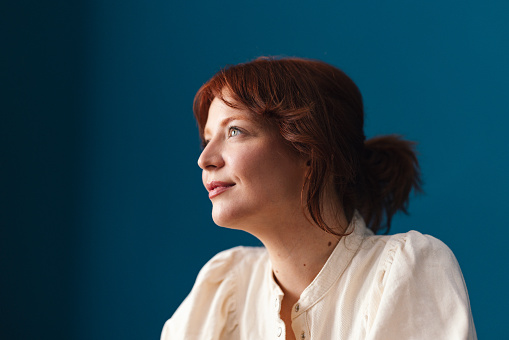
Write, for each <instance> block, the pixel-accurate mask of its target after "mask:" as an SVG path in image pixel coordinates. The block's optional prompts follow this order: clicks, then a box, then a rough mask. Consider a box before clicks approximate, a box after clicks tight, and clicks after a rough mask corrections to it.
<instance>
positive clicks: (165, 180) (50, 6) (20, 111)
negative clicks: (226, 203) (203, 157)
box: [0, 0, 509, 340]
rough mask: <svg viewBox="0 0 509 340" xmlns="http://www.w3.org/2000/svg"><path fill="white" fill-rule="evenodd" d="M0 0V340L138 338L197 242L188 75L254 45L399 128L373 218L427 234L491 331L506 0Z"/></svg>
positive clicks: (499, 263) (168, 305)
mask: <svg viewBox="0 0 509 340" xmlns="http://www.w3.org/2000/svg"><path fill="white" fill-rule="evenodd" d="M2 7H3V8H2V10H1V11H0V16H1V18H0V25H1V26H0V32H1V34H2V40H1V49H2V52H1V53H0V58H1V60H0V61H1V62H2V63H1V78H0V79H1V84H2V91H1V95H2V104H1V105H2V109H1V112H2V113H1V118H2V120H1V121H2V123H1V127H0V128H1V131H0V132H1V135H0V140H1V143H2V144H1V156H2V158H1V163H0V172H1V177H0V178H1V187H0V189H1V202H0V203H1V205H0V209H1V214H0V218H1V220H0V223H1V231H0V232H1V235H0V242H1V243H0V259H1V266H2V267H1V274H0V283H1V287H0V297H1V300H0V306H1V308H0V310H1V313H2V315H1V317H0V323H1V334H0V338H2V339H32V338H37V339H57V340H58V339H77V340H81V339H157V338H158V337H159V333H160V330H161V327H162V326H163V323H164V321H165V320H166V319H167V318H169V317H170V316H171V315H172V313H173V311H174V310H175V309H176V307H177V306H178V305H179V303H180V302H181V301H182V300H183V298H184V297H185V296H186V295H187V293H188V292H189V290H190V288H191V286H192V284H193V281H194V279H195V276H196V274H197V272H198V270H199V268H200V267H201V266H202V265H203V264H204V263H205V261H206V260H207V259H209V258H210V257H211V256H212V255H213V254H215V253H216V252H218V251H220V250H222V249H225V248H228V247H232V246H235V245H239V244H245V245H253V244H258V242H257V241H256V240H255V239H253V238H252V237H250V236H249V235H247V234H244V233H242V232H238V231H231V230H224V229H221V228H219V227H216V226H214V224H213V223H212V221H211V218H210V203H209V201H208V198H207V196H206V192H205V190H204V189H203V188H202V185H201V179H200V171H199V169H198V167H197V166H196V160H197V157H198V155H199V152H200V148H199V140H198V136H197V131H196V128H195V122H194V121H193V118H192V111H191V103H192V99H193V96H194V93H195V91H196V90H197V89H198V88H199V86H200V85H201V84H202V83H203V82H205V81H206V80H207V79H208V78H209V77H210V76H212V74H213V73H215V72H216V71H217V70H219V68H220V67H222V66H224V65H226V64H234V63H238V62H244V61H248V60H251V59H253V58H255V57H257V56H260V55H287V56H301V57H308V58H316V59H321V60H324V61H326V62H329V63H332V64H334V65H336V66H338V67H340V68H342V69H343V70H345V71H346V72H347V73H348V74H349V75H350V76H351V77H352V78H353V79H354V81H356V83H357V84H358V85H359V87H360V88H361V91H362V92H363V95H364V98H365V107H366V116H367V122H366V132H367V135H368V136H374V135H378V134H385V133H399V134H403V135H405V136H406V137H407V138H409V139H411V140H416V141H418V142H419V145H418V150H419V152H420V161H421V164H422V171H423V174H424V180H425V186H424V189H425V191H426V194H425V195H422V196H419V197H417V198H416V199H414V200H413V201H412V203H411V206H410V212H411V216H410V217H405V216H401V217H398V218H397V219H396V221H395V226H394V228H393V230H392V232H394V233H395V232H405V231H408V230H410V229H417V230H419V231H421V232H423V233H429V234H432V235H434V236H436V237H438V238H440V239H442V240H443V241H444V242H445V243H447V244H448V245H449V246H450V247H451V249H452V250H453V251H454V253H455V254H456V256H457V258H458V260H459V262H460V265H461V267H462V269H463V274H464V276H465V279H466V282H467V286H468V289H469V293H470V298H471V304H472V309H473V315H474V320H475V323H476V327H477V331H478V334H479V336H480V338H486V339H490V338H502V337H504V336H503V334H505V333H506V328H507V327H506V324H507V322H506V317H505V312H506V306H507V305H509V299H508V293H507V292H506V291H507V285H508V283H509V282H508V281H509V280H508V278H509V269H508V266H507V265H506V263H505V260H506V259H507V258H508V256H507V251H506V246H505V241H506V240H505V238H507V237H508V236H509V233H508V231H507V228H506V227H505V222H506V221H505V220H506V218H505V211H506V206H507V199H506V196H507V193H508V189H509V184H508V180H507V177H506V176H507V175H506V173H507V171H508V170H509V160H508V152H507V146H508V145H507V140H506V130H507V126H508V123H509V118H508V113H509V110H508V109H509V105H508V100H507V94H508V90H509V81H508V79H509V67H508V63H507V61H508V60H509V44H508V39H507V36H508V29H509V24H508V20H507V18H508V14H509V2H507V1H503V0H499V1H490V2H486V3H481V2H480V1H475V2H474V1H452V0H446V1H443V0H442V1H438V0H433V1H426V2H408V1H389V2H387V1H357V2H351V1H350V2H345V3H342V2H335V3H334V4H330V3H329V2H320V1H318V2H313V4H311V2H309V4H302V3H301V4H299V3H295V2H293V1H281V2H274V3H273V2H268V1H261V2H260V1H257V2H252V3H239V2H238V1H223V2H219V3H218V2H205V1H200V2H176V1H174V2H169V1H162V0H153V1H133V0H124V1H112V0H102V1H84V0H81V1H80V0H77V1H73V2H68V1H62V0H60V1H55V0H52V1H45V2H37V1H34V0H20V1H16V2H14V1H12V2H10V3H9V4H2Z"/></svg>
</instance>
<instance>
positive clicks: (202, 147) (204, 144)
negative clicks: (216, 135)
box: [201, 139, 210, 150]
mask: <svg viewBox="0 0 509 340" xmlns="http://www.w3.org/2000/svg"><path fill="white" fill-rule="evenodd" d="M209 142H210V141H209V140H208V139H205V140H203V141H202V142H201V149H202V150H203V149H205V147H206V146H207V144H209Z"/></svg>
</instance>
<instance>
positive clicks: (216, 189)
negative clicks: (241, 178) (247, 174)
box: [205, 181, 235, 198]
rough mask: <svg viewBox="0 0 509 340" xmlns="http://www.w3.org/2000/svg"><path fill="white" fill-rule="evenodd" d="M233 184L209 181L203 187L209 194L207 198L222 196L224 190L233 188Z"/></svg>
mask: <svg viewBox="0 0 509 340" xmlns="http://www.w3.org/2000/svg"><path fill="white" fill-rule="evenodd" d="M234 185H235V183H227V182H221V181H211V182H209V183H207V184H206V185H205V187H206V188H207V190H208V192H209V198H213V197H216V196H217V195H220V194H222V193H223V192H225V191H226V190H228V189H230V188H231V187H233V186H234Z"/></svg>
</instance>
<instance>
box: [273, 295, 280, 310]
mask: <svg viewBox="0 0 509 340" xmlns="http://www.w3.org/2000/svg"><path fill="white" fill-rule="evenodd" d="M274 307H276V310H278V308H279V299H278V298H276V299H275V300H274Z"/></svg>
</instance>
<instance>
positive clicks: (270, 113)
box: [161, 58, 476, 340]
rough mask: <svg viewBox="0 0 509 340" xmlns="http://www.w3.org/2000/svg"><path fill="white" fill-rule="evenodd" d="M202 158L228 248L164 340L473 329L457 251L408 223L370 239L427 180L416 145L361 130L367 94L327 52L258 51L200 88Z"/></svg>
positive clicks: (470, 333)
mask: <svg viewBox="0 0 509 340" xmlns="http://www.w3.org/2000/svg"><path fill="white" fill-rule="evenodd" d="M194 113H195V117H196V119H197V121H198V125H199V131H200V136H201V138H202V140H203V142H204V144H203V146H204V149H203V152H202V154H201V156H200V158H199V160H198V165H199V166H200V168H201V169H202V170H203V176H202V177H203V178H202V179H203V183H204V185H205V187H206V189H207V190H208V193H209V198H210V200H211V201H212V205H213V208H212V217H213V219H214V222H215V223H216V224H218V225H219V226H223V227H227V228H233V229H242V230H245V231H247V232H249V233H251V234H252V235H254V236H256V237H257V238H258V239H260V241H261V242H262V243H263V245H264V247H263V248H249V247H237V248H233V249H230V250H226V251H224V252H221V253H219V254H218V255H216V256H215V257H214V258H212V259H211V260H210V261H209V262H208V263H207V264H206V265H205V266H204V267H203V269H202V270H201V271H200V274H199V275H198V278H197V280H196V283H195V286H194V287H193V289H192V291H191V293H190V294H189V296H188V297H187V298H186V299H185V301H184V302H183V303H182V305H181V306H180V307H179V308H178V309H177V311H176V312H175V314H174V315H173V316H172V318H171V319H170V320H168V322H167V323H166V324H165V327H164V329H163V333H162V335H161V339H163V340H167V339H319V340H324V339H475V338H476V334H475V328H474V324H473V320H472V315H471V312H470V305H469V300H468V294H467V291H466V287H465V284H464V280H463V277H462V274H461V271H460V268H459V266H458V263H457V261H456V259H455V258H454V255H453V254H452V252H451V251H450V250H449V248H447V246H446V245H444V244H443V243H442V242H440V241H439V240H437V239H435V238H433V237H431V236H427V235H422V234H420V233H418V232H415V231H411V232H408V233H405V234H398V235H393V236H375V235H374V234H375V233H376V232H377V231H378V230H380V229H382V228H386V229H387V230H388V229H389V228H390V224H391V218H392V216H393V215H394V214H395V213H396V212H397V211H398V210H402V211H406V210H405V208H406V206H407V204H408V198H409V194H410V193H411V191H412V189H414V190H420V177H419V167H418V163H417V159H416V156H415V153H414V151H413V148H412V146H413V144H412V143H411V142H407V141H404V140H402V139H401V138H399V137H396V136H385V137H379V138H375V139H371V140H367V141H366V140H365V136H364V132H363V105H362V98H361V94H360V92H359V90H358V89H357V87H356V85H355V84H354V83H353V82H352V81H351V80H350V79H349V78H348V77H347V76H346V75H345V74H344V73H343V72H342V71H340V70H338V69H336V68H334V67H333V66H330V65H328V64H326V63H323V62H320V61H312V60H305V59H297V58H288V59H270V58H260V59H257V60H255V61H253V62H250V63H246V64H240V65H236V66H232V67H229V68H226V69H224V70H222V71H220V72H219V73H217V74H216V75H215V76H214V77H213V78H212V79H211V80H209V81H208V82H207V83H206V84H205V85H203V86H202V87H201V88H200V90H199V91H198V93H197V94H196V97H195V101H194Z"/></svg>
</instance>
